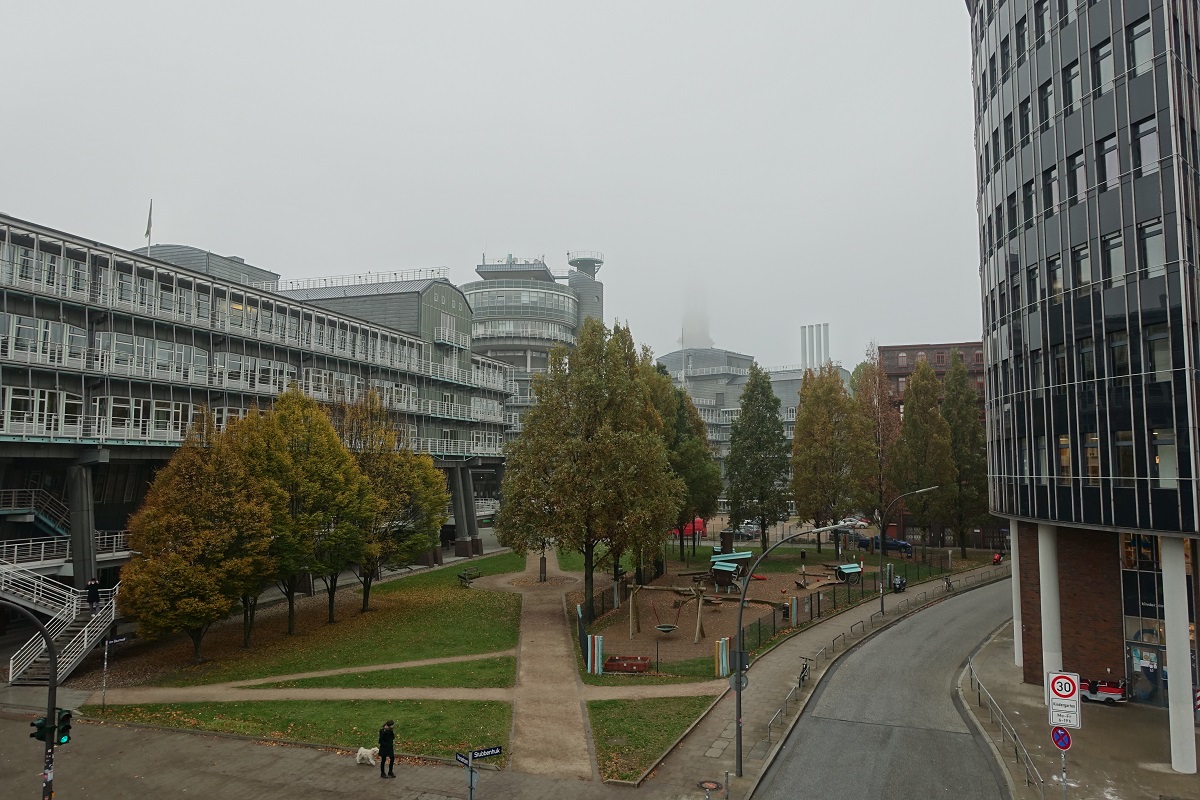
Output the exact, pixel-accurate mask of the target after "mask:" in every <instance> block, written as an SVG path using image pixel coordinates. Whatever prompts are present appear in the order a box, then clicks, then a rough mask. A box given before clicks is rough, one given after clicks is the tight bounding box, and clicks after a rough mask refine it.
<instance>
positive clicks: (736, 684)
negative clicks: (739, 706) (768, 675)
mask: <svg viewBox="0 0 1200 800" xmlns="http://www.w3.org/2000/svg"><path fill="white" fill-rule="evenodd" d="M749 685H750V678H749V676H747V675H746V674H745V673H744V672H735V673H733V674H732V675H730V676H729V688H730V689H733V690H734V691H735V692H736V691H737V690H738V689H745V688H746V687H747V686H749Z"/></svg>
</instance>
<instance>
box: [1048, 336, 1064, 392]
mask: <svg viewBox="0 0 1200 800" xmlns="http://www.w3.org/2000/svg"><path fill="white" fill-rule="evenodd" d="M1050 354H1051V356H1053V358H1054V364H1053V367H1054V374H1053V375H1051V376H1050V377H1051V383H1052V384H1053V385H1055V386H1062V385H1063V384H1065V383H1066V382H1067V348H1066V347H1065V346H1063V345H1061V344H1056V345H1054V348H1053V349H1052V350H1051V351H1050Z"/></svg>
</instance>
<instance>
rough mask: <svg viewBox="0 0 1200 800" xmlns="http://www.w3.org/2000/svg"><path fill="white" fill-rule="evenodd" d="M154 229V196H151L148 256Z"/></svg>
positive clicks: (147, 235) (148, 216) (147, 216)
mask: <svg viewBox="0 0 1200 800" xmlns="http://www.w3.org/2000/svg"><path fill="white" fill-rule="evenodd" d="M153 229H154V198H153V197H151V198H150V211H149V213H147V214H146V256H147V257H149V255H150V245H151V244H152V235H151V232H152V231H153Z"/></svg>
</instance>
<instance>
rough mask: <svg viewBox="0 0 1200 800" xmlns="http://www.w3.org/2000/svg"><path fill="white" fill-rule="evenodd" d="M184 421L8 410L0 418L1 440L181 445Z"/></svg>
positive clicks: (186, 426) (184, 430) (185, 432)
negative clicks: (126, 418)
mask: <svg viewBox="0 0 1200 800" xmlns="http://www.w3.org/2000/svg"><path fill="white" fill-rule="evenodd" d="M188 427H189V425H188V424H187V423H184V422H150V421H148V420H113V419H110V418H108V417H100V416H90V415H89V416H83V415H79V414H43V413H36V412H33V411H9V412H8V413H6V414H2V415H0V438H2V439H8V440H13V439H17V440H22V441H23V440H30V439H32V440H40V439H46V438H53V439H55V440H59V441H64V440H65V441H75V442H98V443H99V442H114V443H129V442H136V443H138V444H178V443H179V442H181V441H183V440H184V438H186V436H187V431H188Z"/></svg>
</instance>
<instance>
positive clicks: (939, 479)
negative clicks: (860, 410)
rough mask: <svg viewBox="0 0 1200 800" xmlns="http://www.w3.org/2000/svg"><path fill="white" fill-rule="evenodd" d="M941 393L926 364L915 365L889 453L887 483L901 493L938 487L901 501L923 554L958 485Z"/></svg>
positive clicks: (922, 362) (939, 386)
mask: <svg viewBox="0 0 1200 800" xmlns="http://www.w3.org/2000/svg"><path fill="white" fill-rule="evenodd" d="M941 388H942V384H941V382H940V381H939V380H938V378H937V375H935V374H934V372H933V369H932V368H931V367H930V366H929V364H928V363H926V362H924V361H919V362H917V366H916V369H914V370H913V373H912V378H911V379H910V380H909V382H908V389H907V391H905V393H904V416H903V419H902V421H901V423H900V436H899V437H898V438H897V439H896V444H895V445H894V446H893V448H892V449H893V456H892V459H891V461H892V463H891V466H890V469H891V482H892V484H893V485H894V486H895V487H896V488H897V489H898V490H899V492H900V493H901V494H903V493H905V492H912V491H916V490H917V489H924V488H925V487H927V486H938V487H940V488H939V489H938V490H937V491H936V492H929V493H927V494H919V495H916V496H914V497H911V498H908V499H907V500H905V505H906V507H907V509H908V511H909V512H910V513H911V514H912V516H913V517H914V518H915V520H916V522H917V525H918V526H920V528H921V529H922V530H921V548H922V555H924V549H925V547H926V546H927V545H928V538H929V527H930V525H932V524H933V522H934V520H935V519H944V518H945V515H946V512H947V507H948V506H947V498H948V494H949V492H950V490H951V488H952V484H953V483H954V482H955V480H957V476H956V473H955V469H954V461H953V460H952V458H951V455H950V426H949V425H947V424H946V420H945V419H944V418H943V417H942V414H941V412H940V411H939V410H938V406H939V401H940V399H941Z"/></svg>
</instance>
